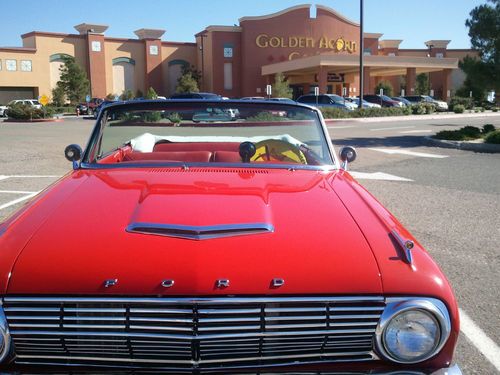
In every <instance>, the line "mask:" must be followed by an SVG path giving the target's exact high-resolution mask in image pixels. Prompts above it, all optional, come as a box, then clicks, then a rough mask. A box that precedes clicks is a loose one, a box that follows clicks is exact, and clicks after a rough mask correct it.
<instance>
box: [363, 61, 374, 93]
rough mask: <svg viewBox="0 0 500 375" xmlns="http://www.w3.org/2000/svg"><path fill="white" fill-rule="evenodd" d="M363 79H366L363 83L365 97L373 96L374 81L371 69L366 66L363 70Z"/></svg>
mask: <svg viewBox="0 0 500 375" xmlns="http://www.w3.org/2000/svg"><path fill="white" fill-rule="evenodd" d="M363 77H364V82H363V95H365V94H371V93H372V88H371V86H372V83H373V82H371V81H372V79H371V77H370V67H368V66H365V67H364V68H363Z"/></svg>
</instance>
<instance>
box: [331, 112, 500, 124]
mask: <svg viewBox="0 0 500 375" xmlns="http://www.w3.org/2000/svg"><path fill="white" fill-rule="evenodd" d="M481 117H500V112H481V113H460V114H458V113H450V114H448V113H447V114H432V115H408V116H386V117H360V118H334V119H325V122H326V123H327V124H335V123H337V122H347V121H348V122H390V121H416V120H446V119H461V118H481Z"/></svg>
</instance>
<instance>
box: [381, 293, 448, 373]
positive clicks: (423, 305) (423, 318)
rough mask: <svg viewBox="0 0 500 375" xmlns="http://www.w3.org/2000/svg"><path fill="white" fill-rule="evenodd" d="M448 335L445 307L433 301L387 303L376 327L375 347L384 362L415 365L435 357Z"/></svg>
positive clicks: (408, 300) (392, 301)
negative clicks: (383, 358) (384, 359)
mask: <svg viewBox="0 0 500 375" xmlns="http://www.w3.org/2000/svg"><path fill="white" fill-rule="evenodd" d="M450 331H451V323H450V317H449V314H448V310H447V309H446V306H445V305H444V304H443V303H442V302H441V301H439V300H436V299H432V298H429V299H416V298H409V299H403V298H394V299H388V301H387V305H386V308H385V310H384V313H383V314H382V316H381V318H380V322H379V325H378V327H377V335H376V341H377V342H376V346H377V350H378V352H379V353H380V354H381V355H382V356H383V357H385V358H386V359H388V360H390V361H393V362H398V363H418V362H422V361H425V360H427V359H429V358H431V357H432V356H434V355H435V354H437V353H438V352H439V351H440V350H441V349H442V347H443V345H444V344H445V343H446V340H447V339H448V337H449V335H450Z"/></svg>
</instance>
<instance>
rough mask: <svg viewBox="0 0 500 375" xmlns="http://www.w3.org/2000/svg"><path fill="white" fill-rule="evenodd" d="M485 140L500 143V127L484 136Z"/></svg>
mask: <svg viewBox="0 0 500 375" xmlns="http://www.w3.org/2000/svg"><path fill="white" fill-rule="evenodd" d="M484 142H485V143H493V144H497V145H498V144H500V129H499V130H495V131H493V132H490V133H488V135H487V136H486V137H485V138H484Z"/></svg>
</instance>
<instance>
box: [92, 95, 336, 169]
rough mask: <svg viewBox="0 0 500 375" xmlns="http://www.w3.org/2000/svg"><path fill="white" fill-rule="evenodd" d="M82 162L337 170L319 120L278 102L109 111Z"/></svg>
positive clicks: (131, 106) (168, 104) (170, 104)
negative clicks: (243, 165) (320, 167)
mask: <svg viewBox="0 0 500 375" xmlns="http://www.w3.org/2000/svg"><path fill="white" fill-rule="evenodd" d="M84 163H92V164H94V163H96V164H108V167H109V164H115V166H117V167H119V166H124V165H125V164H151V163H154V164H158V163H161V164H172V163H173V164H179V163H182V164H191V163H209V164H210V165H212V164H214V163H222V164H228V163H229V164H241V163H251V164H252V166H265V165H270V164H275V165H280V166H283V167H286V166H287V165H294V166H324V165H332V164H333V163H334V161H333V159H332V156H331V153H330V150H329V147H328V144H327V141H326V137H325V134H324V130H323V127H322V124H321V121H320V119H319V116H318V113H317V112H316V111H315V110H313V109H310V108H304V107H301V106H296V105H286V104H280V103H275V102H266V103H262V102H239V101H219V102H208V103H203V102H201V101H197V102H195V101H161V102H133V103H131V102H129V103H125V104H120V105H114V106H110V107H105V108H104V109H103V110H102V114H101V116H100V119H99V123H98V124H97V128H96V130H94V134H93V136H92V140H91V143H90V146H89V149H88V150H87V152H86V155H85V158H84Z"/></svg>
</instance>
